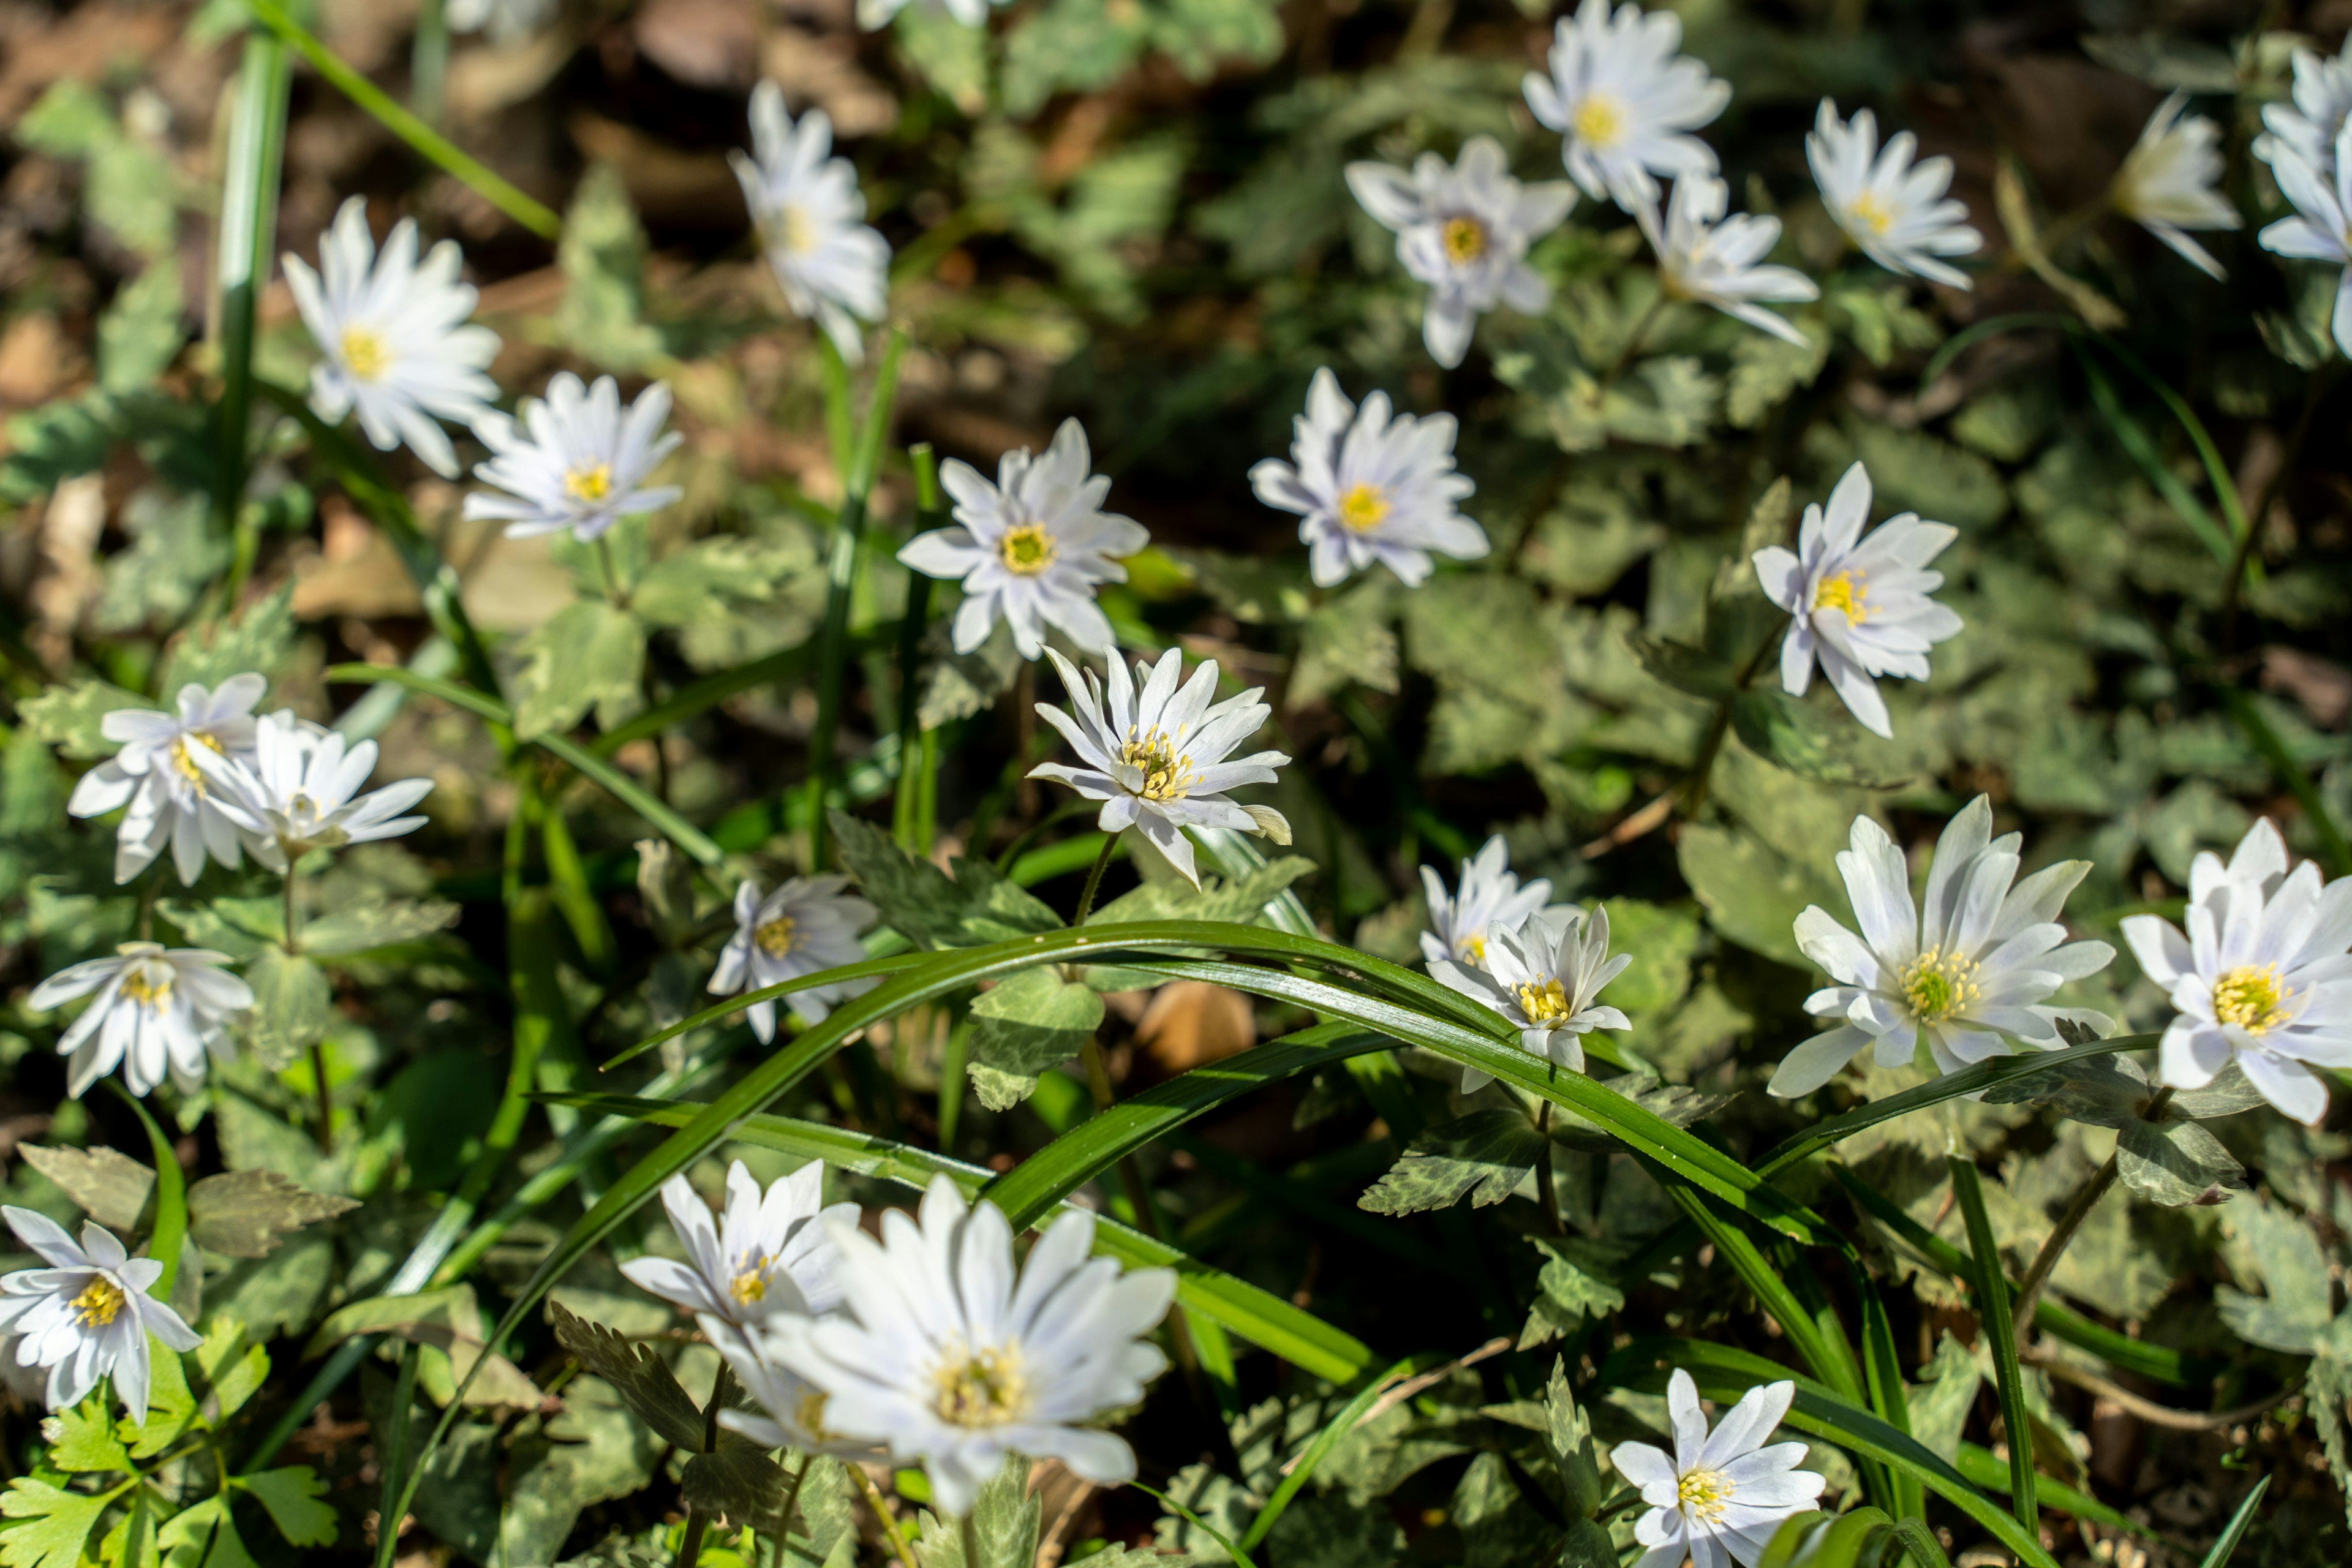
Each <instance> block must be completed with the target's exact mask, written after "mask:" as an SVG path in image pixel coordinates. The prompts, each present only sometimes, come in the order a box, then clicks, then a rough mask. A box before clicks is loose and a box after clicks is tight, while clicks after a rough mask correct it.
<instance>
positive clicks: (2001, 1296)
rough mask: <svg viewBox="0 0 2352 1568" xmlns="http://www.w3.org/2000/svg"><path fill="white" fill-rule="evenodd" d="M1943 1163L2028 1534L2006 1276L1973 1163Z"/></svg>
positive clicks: (2026, 1448)
mask: <svg viewBox="0 0 2352 1568" xmlns="http://www.w3.org/2000/svg"><path fill="white" fill-rule="evenodd" d="M1944 1163H1945V1164H1946V1165H1947V1166H1948V1168H1949V1169H1950V1171H1951V1173H1952V1192H1953V1194H1954V1196H1955V1197H1957V1198H1958V1201H1959V1209H1960V1214H1961V1216H1962V1217H1963V1219H1965V1221H1966V1222H1967V1225H1968V1232H1969V1252H1970V1254H1971V1255H1972V1256H1973V1258H1974V1261H1975V1264H1976V1270H1975V1274H1974V1277H1973V1278H1972V1279H1971V1280H1970V1288H1969V1298H1970V1299H1971V1300H1974V1301H1975V1303H1976V1309H1977V1321H1979V1322H1980V1323H1982V1324H1983V1325H1984V1338H1985V1342H1986V1343H1987V1344H1988V1345H1989V1346H1990V1349H1991V1352H1992V1370H1993V1384H1994V1386H1995V1387H1996V1388H1997V1389H1998V1390H1999V1392H2000V1418H2001V1425H2002V1426H2003V1427H2004V1428H2006V1429H2007V1431H2008V1434H2009V1491H2010V1500H2011V1506H2013V1507H2014V1508H2015V1509H2016V1510H2017V1522H2018V1523H2019V1524H2021V1525H2022V1526H2023V1527H2024V1528H2025V1530H2026V1531H2027V1532H2028V1533H2029V1534H2032V1533H2035V1532H2038V1531H2039V1530H2040V1528H2041V1523H2040V1513H2039V1510H2037V1509H2036V1508H2035V1506H2034V1498H2033V1480H2034V1476H2033V1444H2032V1441H2031V1437H2030V1435H2031V1434H2032V1430H2033V1418H2032V1411H2031V1410H2029V1409H2028V1408H2027V1405H2026V1395H2025V1373H2024V1372H2023V1371H2022V1369H2021V1368H2020V1367H2019V1365H2018V1362H2017V1335H2016V1331H2015V1328H2014V1320H2013V1319H2012V1318H2011V1316H2010V1306H2011V1302H2010V1297H2009V1274H2008V1271H2007V1270H2006V1269H2005V1268H2002V1266H2001V1261H2000V1242H1999V1241H1998V1240H1997V1239H1995V1237H1994V1236H1993V1230H1992V1221H1991V1219H1990V1217H1989V1216H1988V1215H1986V1213H1985V1204H1984V1189H1983V1185H1982V1184H1981V1183H1980V1182H1979V1180H1978V1177H1977V1168H1976V1164H1975V1163H1974V1162H1973V1161H1971V1160H1969V1159H1968V1158H1967V1157H1965V1156H1963V1155H1959V1154H1953V1155H1950V1156H1948V1158H1947V1159H1946V1160H1945V1162H1944Z"/></svg>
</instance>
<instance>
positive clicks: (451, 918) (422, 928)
mask: <svg viewBox="0 0 2352 1568" xmlns="http://www.w3.org/2000/svg"><path fill="white" fill-rule="evenodd" d="M455 924H457V905H455V904H453V903H449V902H447V901H446V900H441V899H424V900H408V899H395V900H390V901H388V902H384V903H373V904H349V905H345V906H343V907H342V908H340V909H333V910H328V911H327V912H326V913H325V914H322V915H320V916H319V917H318V918H317V919H315V920H313V921H310V922H309V923H307V924H305V925H304V926H303V928H302V951H303V952H307V953H311V954H315V955H317V956H319V957H321V958H342V957H348V956H349V955H351V954H352V953H355V952H367V951H369V950H370V949H372V948H379V947H390V946H392V945H393V944H394V943H395V942H415V941H416V940H418V939H419V938H421V937H427V936H431V935H432V934H433V933H434V932H435V931H446V930H447V929H448V928H449V927H451V926H453V925H455Z"/></svg>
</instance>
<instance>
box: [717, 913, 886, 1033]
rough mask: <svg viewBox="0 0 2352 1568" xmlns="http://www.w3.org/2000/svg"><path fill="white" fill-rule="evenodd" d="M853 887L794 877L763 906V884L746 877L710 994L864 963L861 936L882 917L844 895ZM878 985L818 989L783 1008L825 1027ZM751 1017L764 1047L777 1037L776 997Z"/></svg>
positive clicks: (751, 1009)
mask: <svg viewBox="0 0 2352 1568" xmlns="http://www.w3.org/2000/svg"><path fill="white" fill-rule="evenodd" d="M848 886H849V879H848V878H846V877H842V876H831V875H828V876H822V877H794V878H793V879H791V880H790V881H787V882H786V883H784V884H783V886H782V887H780V888H778V889H776V890H775V891H774V892H772V893H770V894H768V895H767V896H766V897H764V898H763V897H761V893H760V884H759V883H757V882H755V881H753V880H752V879H750V878H748V877H746V878H745V879H743V881H742V883H741V885H740V886H739V887H738V888H736V889H735V934H734V935H733V936H731V937H730V938H728V939H727V945H726V946H725V947H723V948H721V949H719V967H718V969H717V970H716V971H714V972H713V973H712V974H711V976H710V987H709V988H710V991H711V994H713V995H719V996H731V995H733V994H736V993H737V992H739V991H759V990H763V989H765V988H766V987H768V986H771V985H780V984H782V983H783V982H785V981H787V980H797V979H799V978H800V977H801V976H802V975H803V974H814V973H818V972H819V971H821V970H826V969H838V968H840V967H841V966H842V965H843V964H845V963H857V962H859V961H860V960H862V959H863V958H865V956H866V944H865V943H863V942H859V941H858V940H857V938H858V934H859V933H860V932H862V931H865V930H866V928H867V927H868V926H870V925H872V924H873V923H874V921H876V919H877V918H878V915H879V911H878V910H876V909H875V907H874V906H873V905H872V904H870V903H868V902H866V900H864V899H861V898H859V897H857V896H856V894H854V893H847V892H844V891H843V890H842V889H845V888H846V887H848ZM877 984H880V983H879V982H878V981H877V980H874V979H871V978H868V979H865V980H849V981H845V982H843V983H842V984H838V985H819V986H814V987H812V988H811V989H809V990H806V991H795V992H793V994H791V995H789V996H787V997H785V998H784V1003H785V1005H787V1006H789V1007H791V1008H792V1010H793V1015H794V1016H797V1017H798V1018H799V1019H800V1021H801V1022H802V1023H803V1024H817V1023H822V1022H824V1016H825V1015H826V1014H827V1013H830V1012H832V1011H833V1007H834V1004H835V1003H837V1002H841V1001H845V1000H846V999H847V998H849V997H852V996H859V995H863V994H865V993H866V992H868V991H871V990H873V989H874V987H875V986H876V985H877ZM746 1011H747V1012H748V1013H749V1014H750V1015H751V1032H752V1033H753V1034H755V1035H757V1036H759V1037H760V1040H761V1044H763V1045H764V1044H766V1043H767V1042H768V1041H770V1040H772V1039H774V1038H775V1037H776V1003H775V999H774V998H773V997H771V998H770V999H769V1000H767V1001H765V1002H754V1003H752V1004H751V1006H750V1007H749V1008H747V1009H746Z"/></svg>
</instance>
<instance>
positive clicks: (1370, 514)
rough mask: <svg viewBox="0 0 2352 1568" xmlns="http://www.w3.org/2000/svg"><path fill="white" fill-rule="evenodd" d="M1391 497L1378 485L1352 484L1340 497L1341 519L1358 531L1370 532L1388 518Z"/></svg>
mask: <svg viewBox="0 0 2352 1568" xmlns="http://www.w3.org/2000/svg"><path fill="white" fill-rule="evenodd" d="M1388 515H1389V498H1388V497H1387V496H1385V495H1383V494H1381V488H1380V486H1378V485H1351V486H1349V489H1348V493H1347V494H1345V495H1343V496H1341V497H1340V498H1339V521H1341V522H1344V523H1346V524H1347V525H1348V526H1349V528H1352V529H1354V530H1355V531H1357V532H1358V533H1370V531H1372V530H1374V529H1376V528H1378V527H1380V525H1381V523H1382V522H1385V521H1387V520H1388Z"/></svg>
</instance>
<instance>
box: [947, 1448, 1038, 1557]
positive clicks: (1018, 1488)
mask: <svg viewBox="0 0 2352 1568" xmlns="http://www.w3.org/2000/svg"><path fill="white" fill-rule="evenodd" d="M1044 1514H1045V1505H1044V1504H1043V1503H1041V1502H1040V1501H1039V1500H1037V1499H1036V1498H1035V1497H1034V1496H1032V1495H1031V1494H1030V1491H1029V1461H1028V1460H1026V1459H1024V1458H1021V1457H1020V1456H1018V1455H1013V1456H1011V1457H1009V1458H1006V1459H1005V1461H1004V1463H1003V1465H1002V1466H1000V1467H999V1468H998V1469H997V1472H996V1474H995V1475H993V1476H992V1477H990V1478H989V1479H988V1483H987V1484H986V1485H985V1486H983V1487H982V1488H981V1489H980V1495H979V1496H978V1497H976V1498H974V1499H973V1500H972V1505H971V1533H972V1537H973V1542H974V1544H975V1545H976V1546H977V1547H978V1549H979V1552H980V1561H979V1562H978V1563H966V1562H965V1561H964V1557H963V1532H962V1531H961V1528H960V1527H959V1525H958V1524H957V1522H956V1521H953V1520H944V1519H941V1518H940V1517H939V1516H938V1515H936V1514H934V1513H932V1512H931V1511H930V1510H928V1509H926V1510H924V1511H923V1515H922V1527H923V1533H922V1537H921V1539H920V1540H919V1541H918V1542H916V1543H915V1560H916V1562H917V1563H919V1565H920V1568H1032V1565H1033V1564H1034V1563H1035V1562H1036V1561H1037V1535H1038V1531H1039V1528H1040V1526H1041V1525H1042V1523H1043V1521H1044Z"/></svg>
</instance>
